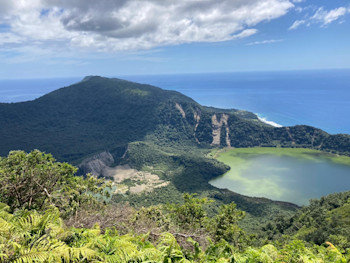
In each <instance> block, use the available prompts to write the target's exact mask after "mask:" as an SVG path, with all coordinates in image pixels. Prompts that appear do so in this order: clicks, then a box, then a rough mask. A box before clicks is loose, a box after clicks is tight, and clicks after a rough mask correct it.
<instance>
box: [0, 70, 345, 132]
mask: <svg viewBox="0 0 350 263" xmlns="http://www.w3.org/2000/svg"><path fill="white" fill-rule="evenodd" d="M113 77H117V78H122V79H126V80H129V81H135V82H139V83H144V84H150V85H154V86H157V87H160V88H163V89H166V90H176V91H179V92H181V93H183V94H184V95H187V96H189V97H191V98H192V99H194V100H195V101H197V102H198V103H200V104H202V105H205V106H212V107H217V108H226V109H230V108H234V109H241V110H247V111H251V112H254V113H255V114H257V115H258V116H259V118H261V120H263V121H265V122H267V123H269V124H271V125H274V126H279V125H280V126H292V125H310V126H314V127H317V128H320V129H323V130H325V131H327V132H328V133H331V134H336V133H348V134H350V120H349V118H348V114H349V113H350V70H347V69H344V70H307V71H306V70H305V71H274V72H235V73H203V74H174V75H128V76H121V75H120V76H113ZM82 78H83V77H70V78H52V79H30V80H25V79H23V80H0V102H3V103H11V102H22V101H28V100H33V99H36V98H38V97H40V96H43V95H45V94H47V93H49V92H51V91H53V90H56V89H59V88H62V87H65V86H69V85H71V84H73V83H76V82H79V81H80V80H82Z"/></svg>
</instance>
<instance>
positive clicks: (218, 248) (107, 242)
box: [0, 151, 350, 263]
mask: <svg viewBox="0 0 350 263" xmlns="http://www.w3.org/2000/svg"><path fill="white" fill-rule="evenodd" d="M20 167H23V169H20ZM0 170H1V177H0V184H1V185H4V184H6V185H7V188H6V189H18V182H28V181H35V182H44V181H46V180H49V181H50V176H51V175H58V174H60V176H59V177H62V178H65V179H68V180H67V182H66V184H65V186H64V187H61V189H62V192H61V193H60V195H61V197H62V196H65V195H69V196H71V197H73V196H74V193H72V191H66V190H65V189H68V188H71V187H77V185H75V182H72V180H70V179H72V178H73V174H72V172H73V171H74V168H73V167H71V166H70V165H68V164H62V163H58V162H55V160H54V159H53V158H52V156H51V155H47V154H43V153H41V152H39V151H33V152H31V153H29V154H25V153H23V152H12V153H11V154H10V155H9V156H8V157H7V158H3V159H1V165H0ZM9 177H11V178H12V180H9ZM53 178H56V179H57V177H55V176H53ZM53 180H55V179H53ZM91 180H92V179H91V178H89V177H88V178H85V179H84V178H79V183H80V184H82V186H83V185H84V186H85V187H86V188H85V192H83V193H82V195H89V193H90V191H92V190H94V189H90V187H89V186H91V185H90V183H91ZM94 180H96V179H94ZM58 181H59V180H58ZM35 182H34V183H35ZM60 183H63V182H60ZM48 184H49V183H48ZM35 187H36V186H35V184H23V187H22V188H21V194H22V195H23V196H27V195H29V196H30V195H31V194H32V192H33V189H34V188H35ZM101 187H105V186H104V185H101ZM92 188H94V187H92ZM45 189H46V188H45ZM96 189H97V188H96V187H95V190H96ZM37 190H38V189H37ZM39 192H40V193H41V195H40V197H39V199H38V200H40V203H43V204H44V205H41V206H39V205H37V204H36V205H34V204H33V205H31V206H30V205H29V203H28V202H19V201H17V202H14V201H13V200H16V198H15V196H13V197H12V198H11V195H10V192H9V191H7V192H6V191H1V192H0V198H1V200H2V201H3V202H4V203H0V248H1V250H0V262H4V263H5V262H21V263H23V262H271V263H272V262H347V261H348V260H349V259H350V253H349V251H348V248H349V240H348V239H347V238H348V235H347V234H348V232H347V231H349V230H348V228H349V220H348V217H347V215H348V212H349V209H348V208H349V204H350V203H349V201H350V193H347V194H339V195H333V196H329V197H326V198H324V199H321V200H320V201H314V203H313V204H312V205H311V206H310V207H305V208H303V209H302V210H300V212H298V213H297V214H296V215H295V216H293V217H291V219H289V220H286V221H285V222H284V224H282V227H281V224H279V223H280V222H282V221H281V220H279V221H278V220H276V221H275V222H276V227H274V225H273V224H272V223H270V224H269V225H267V226H266V229H268V230H265V231H264V232H262V233H264V234H265V236H263V237H261V238H257V237H256V235H248V234H247V233H245V232H244V231H243V230H242V229H241V228H240V226H239V225H238V223H239V221H240V220H241V219H242V218H243V217H244V216H245V213H244V212H243V211H240V210H238V209H237V208H236V205H235V204H234V203H230V204H227V205H223V206H221V207H220V209H219V210H218V211H217V212H216V213H215V214H213V215H212V216H209V215H208V209H210V204H211V203H212V201H211V200H210V199H207V198H196V197H195V195H193V194H192V195H190V194H185V195H184V200H183V203H182V204H168V205H158V206H151V207H148V208H144V207H142V208H140V209H138V210H136V209H134V208H132V207H130V206H128V205H125V204H124V205H119V206H116V205H113V204H109V205H107V204H105V203H103V202H102V199H98V198H97V197H96V196H95V195H89V196H90V197H89V198H81V199H80V201H79V202H77V205H76V206H75V207H76V210H75V213H66V209H65V207H63V206H62V205H61V203H59V202H53V198H52V196H54V195H55V191H54V190H52V191H51V193H50V194H49V195H45V194H43V193H42V191H41V189H39ZM44 192H46V191H44ZM76 198H77V197H76ZM92 200H93V201H94V203H95V204H96V205H98V209H96V206H95V207H94V208H93V209H91V208H92V207H91V201H92ZM345 200H346V201H345ZM324 207H327V209H326V210H327V211H325V212H324V213H323V214H324V215H325V216H326V218H321V220H318V221H317V222H316V221H315V220H316V219H317V218H316V217H314V220H310V214H311V218H312V215H313V214H315V213H319V211H320V210H325V209H324ZM14 208H16V209H15V210H14ZM315 210H317V211H315ZM60 211H62V212H65V214H64V216H63V217H61V215H62V214H61V213H60ZM305 214H307V215H309V218H307V217H306V216H305ZM327 216H328V217H330V218H332V219H333V218H337V221H333V222H331V224H332V226H333V229H330V228H329V229H328V228H326V230H328V232H326V235H323V236H322V237H324V240H321V239H318V240H317V241H316V240H312V238H311V239H310V240H306V239H307V238H310V237H314V238H320V236H319V235H317V234H315V233H314V232H315V231H316V230H315V229H316V226H318V225H317V223H319V222H322V220H325V221H328V224H329V223H330V221H329V220H327ZM304 220H306V221H307V222H308V223H309V224H304V226H305V227H304V229H303V230H302V231H301V230H300V229H299V230H296V228H295V227H297V226H298V224H300V222H302V221H304ZM288 223H289V224H288ZM325 224H327V223H325ZM308 227H309V228H310V229H308ZM334 229H336V230H334ZM288 231H289V232H290V233H291V234H289V235H286V233H287V232H288ZM318 231H324V228H322V225H320V229H318ZM282 232H284V233H283V235H282ZM305 233H307V234H305ZM322 233H324V232H322ZM310 235H311V236H310ZM281 236H282V237H283V238H281ZM268 239H270V240H271V241H268ZM328 240H332V241H334V242H337V245H338V248H337V247H335V246H334V245H333V244H332V243H331V242H329V241H328ZM319 242H321V244H319Z"/></svg>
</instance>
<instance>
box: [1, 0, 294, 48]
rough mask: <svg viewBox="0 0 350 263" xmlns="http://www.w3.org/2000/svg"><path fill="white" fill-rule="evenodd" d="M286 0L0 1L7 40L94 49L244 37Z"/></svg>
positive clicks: (282, 9)
mask: <svg viewBox="0 0 350 263" xmlns="http://www.w3.org/2000/svg"><path fill="white" fill-rule="evenodd" d="M293 7H294V5H293V4H292V2H291V1H290V0H202V1H198V0H177V1H173V0H118V1H115V0H99V1H96V0H31V1H26V0H16V1H8V0H0V23H6V24H9V25H10V28H11V31H10V32H9V33H8V35H6V39H7V40H2V41H0V45H4V44H7V45H9V44H10V43H12V42H15V43H17V44H18V43H19V42H21V43H22V44H23V45H27V44H30V45H35V46H40V45H43V46H46V47H47V46H59V47H60V48H63V47H66V48H72V47H78V48H79V49H82V50H84V49H88V50H91V49H92V50H97V51H105V52H110V51H123V50H140V49H150V48H154V47H159V46H164V45H177V44H182V43H191V42H218V41H227V40H232V39H237V38H243V37H248V36H250V35H252V34H255V33H256V32H257V30H256V29H254V28H253V27H254V26H256V25H257V24H259V23H261V22H264V21H269V20H272V19H276V18H278V17H281V16H283V15H285V14H286V13H287V12H288V11H289V9H291V8H293Z"/></svg>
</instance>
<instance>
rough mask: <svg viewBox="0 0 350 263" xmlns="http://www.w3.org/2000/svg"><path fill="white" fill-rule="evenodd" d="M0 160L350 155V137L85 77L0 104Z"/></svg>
mask: <svg viewBox="0 0 350 263" xmlns="http://www.w3.org/2000/svg"><path fill="white" fill-rule="evenodd" d="M0 136H1V138H2V140H1V141H0V154H1V155H2V156H4V155H7V153H8V152H9V151H10V150H13V149H23V150H26V151H29V150H32V149H33V148H39V149H41V150H45V151H47V152H50V153H52V154H53V155H54V156H55V157H56V158H57V159H58V160H61V161H62V160H64V161H70V162H73V163H75V164H78V163H79V161H81V160H82V159H83V158H85V157H87V156H89V155H93V154H95V153H99V152H101V151H104V150H108V151H110V152H111V153H112V152H113V153H114V152H115V153H114V155H116V154H118V153H119V150H120V149H121V148H123V147H126V146H127V145H128V143H130V142H134V141H151V142H154V143H155V144H157V145H162V144H163V145H166V144H171V146H173V145H176V144H181V145H190V146H194V145H195V146H203V145H204V146H209V145H214V146H232V147H251V146H261V145H262V146H265V145H266V146H267V145H268V146H302V147H312V148H318V149H321V150H329V151H337V152H340V153H343V154H349V153H350V136H347V135H328V134H327V133H325V132H323V131H321V130H319V129H316V128H313V127H309V126H295V127H290V128H288V127H287V128H274V127H271V126H268V125H265V124H264V123H262V122H260V121H259V120H258V119H257V117H256V116H255V115H254V114H252V113H249V112H245V111H238V110H223V109H215V108H209V107H204V106H201V105H199V104H198V103H196V102H195V101H193V100H192V99H190V98H188V97H186V96H184V95H182V94H180V93H178V92H175V91H165V90H162V89H160V88H157V87H153V86H150V85H142V84H137V83H133V82H129V81H124V80H120V79H108V78H102V77H86V78H85V79H84V80H83V81H81V82H79V83H76V84H74V85H71V86H69V87H65V88H61V89H58V90H56V91H54V92H51V93H49V94H47V95H45V96H42V97H40V98H38V99H36V100H34V101H28V102H21V103H11V104H5V103H1V104H0Z"/></svg>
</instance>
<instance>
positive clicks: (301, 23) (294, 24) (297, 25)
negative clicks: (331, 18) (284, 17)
mask: <svg viewBox="0 0 350 263" xmlns="http://www.w3.org/2000/svg"><path fill="white" fill-rule="evenodd" d="M305 23H306V21H305V20H296V21H295V22H294V23H293V25H291V26H290V27H289V30H295V29H297V28H298V27H299V26H301V25H303V24H305Z"/></svg>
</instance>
